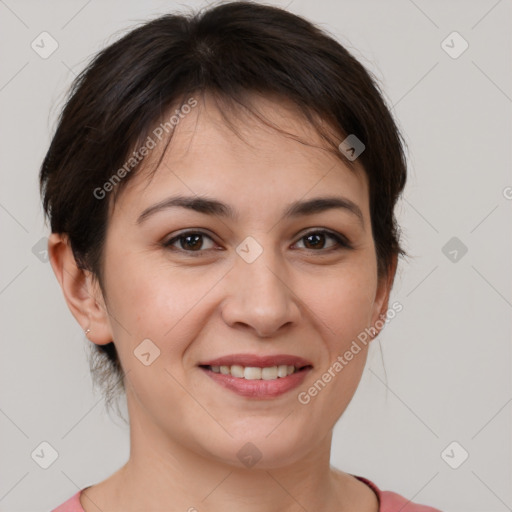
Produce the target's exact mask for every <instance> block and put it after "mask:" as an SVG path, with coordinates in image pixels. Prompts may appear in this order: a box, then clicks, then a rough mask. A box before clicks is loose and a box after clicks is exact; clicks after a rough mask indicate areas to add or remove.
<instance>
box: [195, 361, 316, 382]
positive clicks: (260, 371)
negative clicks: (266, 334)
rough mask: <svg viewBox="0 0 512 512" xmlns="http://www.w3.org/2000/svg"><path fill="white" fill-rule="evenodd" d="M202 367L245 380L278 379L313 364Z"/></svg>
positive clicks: (306, 368) (303, 369)
mask: <svg viewBox="0 0 512 512" xmlns="http://www.w3.org/2000/svg"><path fill="white" fill-rule="evenodd" d="M199 367H200V368H203V369H205V370H208V371H211V372H213V373H219V374H221V375H229V376H231V377H235V378H237V379H245V380H276V379H284V378H285V377H288V376H289V375H293V374H294V373H298V372H302V371H306V370H309V369H311V368H313V367H312V366H311V365H305V366H299V367H297V366H295V365H286V364H280V365H278V366H277V365H276V366H264V367H259V366H242V365H238V364H233V365H231V366H228V365H199Z"/></svg>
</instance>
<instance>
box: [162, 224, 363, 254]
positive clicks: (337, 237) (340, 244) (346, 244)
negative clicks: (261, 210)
mask: <svg viewBox="0 0 512 512" xmlns="http://www.w3.org/2000/svg"><path fill="white" fill-rule="evenodd" d="M318 234H321V235H327V236H328V237H329V238H332V239H333V240H334V241H335V242H336V244H337V246H334V247H329V248H327V249H306V250H307V251H310V252H319V253H326V252H331V251H339V250H342V249H352V248H353V246H352V244H351V243H350V241H349V240H348V239H347V238H346V237H345V236H343V235H341V234H339V233H334V232H332V231H327V230H325V229H319V230H312V231H309V232H307V233H305V234H304V235H302V236H301V237H300V238H299V240H298V241H301V240H303V239H304V238H306V237H308V236H310V235H318ZM190 235H201V236H204V237H207V238H209V239H210V240H212V242H214V240H213V239H212V237H211V236H210V235H208V234H207V233H205V232H203V231H200V230H189V231H184V232H182V233H180V234H179V235H177V236H175V237H173V238H171V239H169V240H167V241H166V242H163V243H162V245H163V247H165V248H166V249H170V250H173V251H179V252H184V253H187V254H188V255H190V256H193V257H200V256H202V254H201V253H204V252H206V251H211V250H215V249H203V250H198V251H190V250H186V249H177V248H175V247H172V245H173V244H174V243H175V242H178V241H179V240H181V239H183V238H186V237H187V236H190Z"/></svg>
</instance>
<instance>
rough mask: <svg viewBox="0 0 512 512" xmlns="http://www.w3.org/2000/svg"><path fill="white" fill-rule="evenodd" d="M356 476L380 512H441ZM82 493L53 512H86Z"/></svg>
mask: <svg viewBox="0 0 512 512" xmlns="http://www.w3.org/2000/svg"><path fill="white" fill-rule="evenodd" d="M353 476H355V477H356V478H357V479H358V480H361V482H364V483H365V484H366V485H368V487H370V488H371V489H373V491H374V492H375V494H376V495H377V498H378V500H379V503H380V506H379V512H398V511H400V512H441V511H440V510H439V509H437V508H432V507H427V506H426V505H418V504H417V503H412V502H411V501H409V500H407V499H405V498H404V497H402V496H400V495H399V494H396V493H394V492H391V491H381V490H380V489H379V488H378V487H377V486H376V485H375V484H374V483H373V482H370V480H368V479H367V478H363V477H362V476H356V475H353ZM81 492H82V491H78V492H77V493H76V494H74V495H73V496H71V498H69V499H68V500H67V501H66V502H64V503H63V504H62V505H60V506H58V507H57V508H55V509H53V510H52V511H51V512H84V509H83V508H82V505H81V504H80V493H81Z"/></svg>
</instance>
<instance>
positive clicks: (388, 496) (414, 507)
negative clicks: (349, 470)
mask: <svg viewBox="0 0 512 512" xmlns="http://www.w3.org/2000/svg"><path fill="white" fill-rule="evenodd" d="M353 476H355V477H356V478H357V479H358V480H360V481H361V482H364V483H365V484H366V485H368V486H369V487H371V488H372V489H373V491H374V492H375V494H376V495H377V498H378V499H379V503H380V506H379V512H395V511H396V510H400V511H401V512H441V511H440V510H439V509H437V508H433V507H428V506H427V505H420V504H418V503H413V502H412V501H410V500H408V499H406V498H404V497H403V496H400V494H397V493H395V492H392V491H382V490H380V489H379V488H378V487H377V486H376V485H375V484H374V483H373V482H371V481H370V480H368V479H367V478H364V477H362V476H356V475H353Z"/></svg>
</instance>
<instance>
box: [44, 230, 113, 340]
mask: <svg viewBox="0 0 512 512" xmlns="http://www.w3.org/2000/svg"><path fill="white" fill-rule="evenodd" d="M48 255H49V259H50V263H51V265H52V268H53V272H54V273H55V276H56V277H57V280H58V282H59V284H60V287H61V288H62V293H63V294H64V298H65V299H66V302H67V305H68V307H69V309H70V311H71V313H72V314H73V316H74V317H75V319H76V321H77V322H78V323H79V324H80V325H81V326H82V329H84V330H85V329H90V333H89V334H88V335H87V337H88V338H89V339H90V340H91V341H92V342H93V343H96V344H97V345H105V344H107V343H110V342H111V341H112V339H113V337H112V329H111V325H110V321H109V314H108V311H107V307H106V303H105V300H104V297H103V294H102V292H101V288H100V286H99V284H98V282H97V280H95V279H93V275H92V273H91V272H90V271H88V270H84V269H81V268H79V267H78V265H77V262H76V260H75V256H74V254H73V251H72V249H71V245H70V243H69V238H68V237H67V236H66V235H63V234H59V233H52V234H51V235H50V237H49V239H48Z"/></svg>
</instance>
